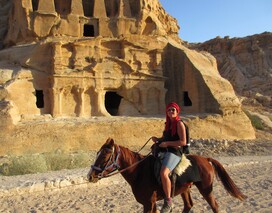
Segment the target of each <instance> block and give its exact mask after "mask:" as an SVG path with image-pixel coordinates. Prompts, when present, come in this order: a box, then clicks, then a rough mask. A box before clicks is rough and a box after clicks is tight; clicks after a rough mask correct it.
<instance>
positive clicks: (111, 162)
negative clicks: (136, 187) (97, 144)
mask: <svg viewBox="0 0 272 213" xmlns="http://www.w3.org/2000/svg"><path fill="white" fill-rule="evenodd" d="M104 149H106V150H107V151H110V152H111V155H110V157H109V159H108V160H107V163H106V165H105V167H104V168H100V167H98V166H95V165H91V169H92V170H95V171H98V172H100V173H99V174H98V179H102V178H105V177H109V176H112V175H113V173H114V172H115V171H117V170H118V169H119V168H120V165H119V164H118V160H119V156H120V153H121V152H120V147H119V146H118V145H117V155H116V156H115V157H114V152H115V147H114V146H113V148H112V149H110V148H104ZM101 152H102V150H100V152H99V153H98V154H97V157H96V160H97V158H98V157H99V155H100V154H101ZM96 160H95V162H96ZM105 173H106V174H105ZM114 174H115V173H114Z"/></svg>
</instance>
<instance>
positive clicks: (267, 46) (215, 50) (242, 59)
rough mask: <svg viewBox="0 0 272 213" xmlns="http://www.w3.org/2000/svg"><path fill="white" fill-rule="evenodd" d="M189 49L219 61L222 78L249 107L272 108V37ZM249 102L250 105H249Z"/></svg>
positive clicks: (218, 41)
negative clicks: (251, 105) (253, 105)
mask: <svg viewBox="0 0 272 213" xmlns="http://www.w3.org/2000/svg"><path fill="white" fill-rule="evenodd" d="M190 48H193V49H197V50H201V51H207V52H209V53H211V54H212V55H213V56H215V57H216V59H217V65H218V70H219V72H220V74H221V75H222V76H223V77H224V78H226V79H228V80H229V81H230V82H231V84H232V85H233V87H234V89H235V91H236V93H237V94H238V95H239V96H241V97H244V99H243V101H244V103H245V104H248V102H249V100H251V103H255V104H257V103H259V104H260V105H262V106H264V107H267V108H271V107H272V99H271V97H272V33H271V32H264V33H262V34H257V35H252V36H247V37H244V38H231V39H230V38H229V37H225V38H219V37H217V38H214V39H212V40H209V41H206V42H204V43H198V44H190ZM246 100H247V101H246Z"/></svg>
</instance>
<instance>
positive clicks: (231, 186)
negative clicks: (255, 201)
mask: <svg viewBox="0 0 272 213" xmlns="http://www.w3.org/2000/svg"><path fill="white" fill-rule="evenodd" d="M207 159H208V161H209V162H211V163H212V165H213V167H214V168H215V171H216V176H217V177H219V179H220V181H221V182H222V184H223V186H224V188H225V189H226V190H227V192H228V193H229V194H230V195H232V196H233V197H236V198H238V199H239V200H241V201H243V200H244V199H246V198H247V197H246V196H245V195H244V194H243V193H242V192H241V191H240V190H239V188H238V187H237V186H236V184H235V183H234V182H233V180H232V179H231V178H230V176H229V175H228V173H227V171H226V170H225V169H224V167H223V166H222V164H220V163H219V162H218V161H217V160H215V159H213V158H207Z"/></svg>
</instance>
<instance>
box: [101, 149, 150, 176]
mask: <svg viewBox="0 0 272 213" xmlns="http://www.w3.org/2000/svg"><path fill="white" fill-rule="evenodd" d="M151 153H152V152H149V153H148V154H147V155H146V156H145V157H144V158H143V159H142V160H140V161H137V162H136V163H134V164H132V165H130V166H128V167H126V168H124V169H122V170H119V171H118V172H115V171H116V170H115V171H113V172H112V173H109V174H107V175H106V176H103V177H102V178H107V177H111V176H113V175H117V174H119V173H122V172H125V171H127V170H129V169H130V168H132V167H134V166H137V165H138V164H140V163H141V162H143V161H144V160H145V159H146V158H147V157H148V156H149V155H150V154H151Z"/></svg>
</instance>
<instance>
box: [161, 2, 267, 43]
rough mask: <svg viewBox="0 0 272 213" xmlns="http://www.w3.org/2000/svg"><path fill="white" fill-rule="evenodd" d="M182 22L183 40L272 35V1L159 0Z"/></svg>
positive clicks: (199, 40)
mask: <svg viewBox="0 0 272 213" xmlns="http://www.w3.org/2000/svg"><path fill="white" fill-rule="evenodd" d="M159 1H160V2H161V4H162V6H163V7H164V9H165V10H166V12H167V13H169V14H170V15H171V16H173V17H174V18H176V19H177V20H178V24H179V26H180V31H179V36H180V37H181V39H182V40H184V41H188V42H204V41H207V40H210V39H213V38H215V37H216V36H220V37H222V38H223V37H225V36H230V38H233V37H245V36H249V35H254V34H259V33H263V32H265V31H267V32H272V0H159Z"/></svg>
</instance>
